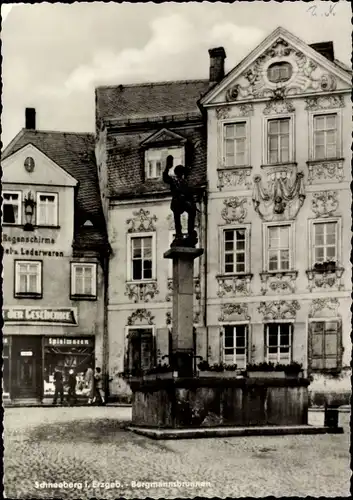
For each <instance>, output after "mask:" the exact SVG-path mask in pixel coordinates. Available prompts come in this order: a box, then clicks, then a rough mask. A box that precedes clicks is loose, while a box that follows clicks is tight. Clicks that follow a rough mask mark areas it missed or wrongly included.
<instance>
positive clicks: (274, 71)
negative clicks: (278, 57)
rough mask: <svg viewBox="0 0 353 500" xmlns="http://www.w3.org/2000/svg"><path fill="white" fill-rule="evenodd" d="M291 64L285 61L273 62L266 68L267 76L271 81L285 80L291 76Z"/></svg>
mask: <svg viewBox="0 0 353 500" xmlns="http://www.w3.org/2000/svg"><path fill="white" fill-rule="evenodd" d="M292 71H293V70H292V66H291V65H290V64H289V63H287V62H279V63H274V64H271V66H269V68H268V70H267V77H268V79H269V81H270V82H272V83H279V82H286V81H287V80H289V79H290V77H291V76H292Z"/></svg>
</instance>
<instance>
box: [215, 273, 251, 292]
mask: <svg viewBox="0 0 353 500" xmlns="http://www.w3.org/2000/svg"><path fill="white" fill-rule="evenodd" d="M251 278H252V274H250V273H249V274H244V275H238V276H217V281H218V292H217V295H218V297H224V296H228V297H236V296H242V295H243V296H244V295H250V293H251V290H250V283H251Z"/></svg>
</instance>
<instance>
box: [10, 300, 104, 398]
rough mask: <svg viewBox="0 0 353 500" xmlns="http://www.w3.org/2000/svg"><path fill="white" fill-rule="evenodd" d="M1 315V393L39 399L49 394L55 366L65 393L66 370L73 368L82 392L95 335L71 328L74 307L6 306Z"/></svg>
mask: <svg viewBox="0 0 353 500" xmlns="http://www.w3.org/2000/svg"><path fill="white" fill-rule="evenodd" d="M3 316H4V326H5V328H4V330H5V332H4V333H5V335H4V336H3V367H4V368H3V395H4V396H5V397H6V398H10V399H11V400H18V399H35V400H37V401H38V400H43V398H46V397H49V398H50V397H52V396H53V395H54V392H55V386H54V372H55V370H59V371H61V372H62V375H63V380H64V393H67V384H66V382H67V380H68V376H69V371H70V370H73V372H74V373H75V375H76V380H77V384H76V393H77V395H78V396H80V395H85V384H84V378H85V373H86V371H87V368H88V367H89V366H90V365H91V366H92V367H93V366H94V362H95V336H94V335H89V336H88V335H83V334H81V333H77V330H76V329H74V328H72V327H73V326H77V323H78V322H77V310H76V308H41V307H16V308H15V307H11V308H6V307H5V308H4V309H3ZM57 327H59V328H57ZM9 328H11V334H10V332H9ZM55 330H57V331H58V335H55ZM32 332H33V333H34V332H38V334H36V335H35V334H32ZM7 333H9V334H7ZM53 333H54V334H53Z"/></svg>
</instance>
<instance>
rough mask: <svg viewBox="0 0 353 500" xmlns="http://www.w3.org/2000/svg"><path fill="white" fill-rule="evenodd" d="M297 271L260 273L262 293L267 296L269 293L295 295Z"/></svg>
mask: <svg viewBox="0 0 353 500" xmlns="http://www.w3.org/2000/svg"><path fill="white" fill-rule="evenodd" d="M297 275H298V272H297V271H282V272H279V273H269V272H263V273H260V278H261V293H262V295H266V294H267V293H268V292H272V293H275V294H282V293H294V292H295V280H296V277H297Z"/></svg>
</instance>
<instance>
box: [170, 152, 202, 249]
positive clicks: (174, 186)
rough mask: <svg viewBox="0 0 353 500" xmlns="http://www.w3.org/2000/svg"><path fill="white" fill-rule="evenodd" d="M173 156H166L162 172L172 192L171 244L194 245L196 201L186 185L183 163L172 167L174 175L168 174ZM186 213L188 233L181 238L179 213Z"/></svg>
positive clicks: (185, 168) (187, 171)
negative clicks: (173, 236) (172, 239)
mask: <svg viewBox="0 0 353 500" xmlns="http://www.w3.org/2000/svg"><path fill="white" fill-rule="evenodd" d="M173 160H174V158H173V156H168V157H167V160H166V166H165V169H164V172H163V181H164V182H165V183H166V184H169V186H170V190H171V193H172V203H171V205H170V208H171V210H172V212H173V215H174V224H175V238H174V241H173V242H172V244H171V246H172V247H174V246H184V247H185V246H186V247H195V246H196V243H197V233H196V231H195V218H196V203H195V200H194V194H193V191H192V189H191V188H190V187H189V185H188V181H187V175H188V173H189V169H188V168H187V167H185V166H183V165H177V166H176V167H175V168H174V175H170V170H171V169H172V168H173ZM184 212H186V213H187V214H188V234H187V236H186V237H185V238H183V233H182V228H181V215H182V214H183V213H184Z"/></svg>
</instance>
